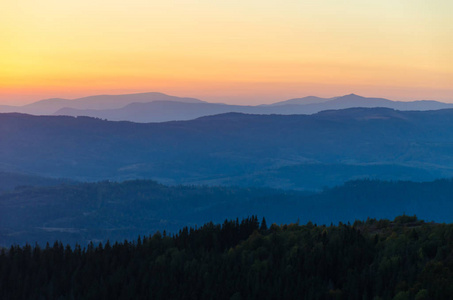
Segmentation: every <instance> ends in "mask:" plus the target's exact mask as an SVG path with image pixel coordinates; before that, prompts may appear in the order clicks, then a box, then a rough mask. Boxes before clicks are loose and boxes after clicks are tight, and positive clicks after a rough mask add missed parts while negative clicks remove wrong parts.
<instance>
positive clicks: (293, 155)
mask: <svg viewBox="0 0 453 300" xmlns="http://www.w3.org/2000/svg"><path fill="white" fill-rule="evenodd" d="M187 105H189V104H187ZM451 128H453V109H445V110H437V111H407V112H406V111H397V110H393V109H387V108H350V109H345V110H328V111H323V112H320V113H317V114H313V115H287V116H286V115H257V114H241V113H227V114H220V115H214V116H205V117H201V118H198V119H195V120H191V121H172V122H162V123H147V124H142V123H132V122H111V121H105V120H101V119H95V118H90V117H77V118H74V117H65V116H31V115H24V114H0V170H3V171H12V170H22V171H23V172H27V173H30V174H36V175H41V176H52V177H65V178H70V179H75V180H103V179H113V180H126V179H135V178H152V179H156V180H158V181H160V182H163V183H168V184H209V185H219V184H222V185H241V186H269V187H276V188H288V189H312V190H313V189H321V188H322V187H323V186H333V185H336V184H341V183H342V182H344V181H347V180H351V179H357V178H375V179H385V180H398V179H404V180H415V181H419V180H421V181H426V180H433V179H436V178H442V177H453V157H452V155H451V153H453V131H452V130H451Z"/></svg>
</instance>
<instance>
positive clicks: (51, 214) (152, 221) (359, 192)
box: [0, 180, 453, 247]
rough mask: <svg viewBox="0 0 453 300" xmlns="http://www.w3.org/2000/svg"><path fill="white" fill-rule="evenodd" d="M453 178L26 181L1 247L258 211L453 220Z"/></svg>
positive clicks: (100, 236) (306, 216)
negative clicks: (301, 184) (281, 184)
mask: <svg viewBox="0 0 453 300" xmlns="http://www.w3.org/2000/svg"><path fill="white" fill-rule="evenodd" d="M452 195H453V180H438V181H433V182H424V183H417V182H403V181H401V182H386V181H370V180H360V181H351V182H348V183H346V184H345V185H343V186H339V187H336V188H332V189H327V190H325V191H323V192H321V193H316V194H307V193H306V192H296V191H283V190H275V189H261V188H232V187H208V186H202V187H195V186H166V185H162V184H158V183H156V182H154V181H146V180H135V181H126V182H123V183H115V182H99V183H84V184H72V185H59V186H55V187H21V188H18V189H16V190H15V191H12V192H7V193H3V194H0V246H6V247H9V246H10V245H11V244H13V243H19V244H22V245H23V244H24V243H25V242H28V243H30V244H34V243H35V242H39V243H40V244H41V245H45V243H46V242H53V241H55V240H61V241H63V243H70V244H72V245H74V244H75V243H80V244H84V245H86V244H87V243H88V242H89V241H95V242H101V241H102V242H105V241H107V240H108V239H109V240H111V241H116V240H123V239H125V238H127V239H131V238H135V237H136V236H137V235H149V234H152V233H154V232H156V230H160V231H163V230H167V232H175V231H177V230H179V228H181V227H183V226H186V225H188V226H195V225H196V224H198V225H200V224H203V223H205V222H209V221H213V222H222V221H223V220H224V219H225V218H236V217H239V218H241V217H246V216H250V215H254V214H257V215H259V216H264V217H266V219H268V220H269V221H270V222H276V223H277V224H281V223H288V222H295V221H296V220H300V221H301V222H308V221H313V222H315V223H318V224H330V223H331V222H334V223H337V222H339V221H342V222H347V221H351V222H352V221H353V220H355V219H357V218H359V219H366V218H367V217H372V218H381V217H386V218H394V217H395V216H397V215H400V214H403V213H406V214H416V215H417V216H419V217H421V218H423V219H425V220H429V221H431V220H434V221H436V222H453V216H452V214H451V212H452V211H453V198H452Z"/></svg>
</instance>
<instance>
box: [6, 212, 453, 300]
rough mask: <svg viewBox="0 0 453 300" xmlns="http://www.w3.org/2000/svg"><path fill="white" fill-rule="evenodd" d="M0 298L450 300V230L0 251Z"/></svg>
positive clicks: (271, 233) (405, 224) (263, 228)
mask: <svg viewBox="0 0 453 300" xmlns="http://www.w3.org/2000/svg"><path fill="white" fill-rule="evenodd" d="M0 283H1V284H0V298H2V299H219V300H223V299H226V300H228V299H231V300H236V299H300V298H303V299H307V300H310V299H349V300H355V299H358V300H362V299H370V300H371V299H396V300H397V299H417V300H422V299H442V300H444V299H452V297H453V296H452V295H453V225H452V224H449V225H445V224H434V223H424V222H423V221H419V220H417V218H416V217H410V216H405V215H403V216H399V217H397V218H395V219H394V221H393V222H390V221H389V220H379V221H377V220H375V219H368V220H367V221H366V222H359V221H357V222H354V224H353V225H349V224H348V225H344V224H339V225H338V226H319V225H318V226H317V225H316V224H313V223H308V224H306V225H299V224H294V223H293V224H289V225H281V226H277V225H275V224H272V225H271V226H267V224H266V222H265V220H263V221H262V222H261V223H260V222H259V220H258V218H257V217H251V218H247V219H245V220H242V221H238V220H236V221H225V222H223V224H222V225H215V224H213V223H208V224H206V225H204V226H201V227H200V228H198V229H195V228H187V227H185V228H183V229H182V230H181V231H179V233H178V234H176V235H171V236H169V235H166V234H165V233H156V234H154V235H152V236H148V237H141V238H139V239H138V240H137V239H136V240H134V241H133V242H128V241H124V242H122V243H106V244H104V245H102V244H100V245H93V244H90V245H89V246H88V247H87V248H83V249H82V248H80V246H76V247H75V248H74V249H72V248H71V247H69V246H66V247H65V246H64V245H63V244H61V243H55V244H54V245H53V247H52V246H47V247H45V248H40V247H31V246H29V245H26V246H25V247H17V246H16V247H11V248H9V249H7V250H5V249H3V250H2V251H1V253H0Z"/></svg>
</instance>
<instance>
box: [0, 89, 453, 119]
mask: <svg viewBox="0 0 453 300" xmlns="http://www.w3.org/2000/svg"><path fill="white" fill-rule="evenodd" d="M353 107H367V108H373V107H386V108H392V109H397V110H402V111H410V110H420V111H424V110H438V109H446V108H453V104H452V103H443V102H438V101H432V100H421V101H410V102H403V101H392V100H389V99H384V98H367V97H362V96H358V95H355V94H350V95H345V96H340V97H333V98H320V97H316V96H308V97H304V98H295V99H289V100H286V101H281V102H276V103H273V104H270V105H256V106H250V105H230V104H222V103H210V102H205V101H202V100H199V99H195V98H183V97H175V96H169V95H165V94H162V93H141V94H126V95H99V96H90V97H84V98H79V99H74V100H67V99H58V98H55V99H47V100H41V101H38V102H35V103H32V104H28V105H24V106H20V107H14V106H0V112H19V113H27V114H34V115H67V116H89V117H95V118H102V119H107V120H110V121H131V122H140V123H148V122H165V121H183V120H192V119H195V118H199V117H203V116H208V115H216V114H222V113H228V112H236V113H246V114H265V115H270V114H281V115H291V114H314V113H318V112H320V111H323V110H332V109H346V108H353Z"/></svg>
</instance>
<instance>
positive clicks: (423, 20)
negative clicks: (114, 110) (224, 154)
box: [0, 0, 453, 104]
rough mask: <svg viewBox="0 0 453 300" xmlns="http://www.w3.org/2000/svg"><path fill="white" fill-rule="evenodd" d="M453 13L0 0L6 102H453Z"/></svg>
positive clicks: (419, 8) (317, 5)
mask: <svg viewBox="0 0 453 300" xmlns="http://www.w3.org/2000/svg"><path fill="white" fill-rule="evenodd" d="M452 15H453V1H451V0H429V1H428V0H426V1H420V0H379V1H364V0H349V1H345V0H317V1H303V0H297V1H296V0H294V1H288V0H279V1H269V0H260V1H255V0H237V1H236V0H228V1H216V0H199V1H192V0H187V1H171V0H167V1H153V0H146V1H145V0H141V1H138V0H127V1H126V0H121V1H119V0H109V1H106V0H103V1H101V0H77V1H73V0H65V1H61V0H39V1H36V0H14V1H5V0H3V1H2V5H1V10H0V104H22V103H29V102H32V101H36V100H40V99H43V98H50V97H63V98H76V97H81V96H87V95H93V94H119V93H129V92H148V91H156V92H164V93H167V94H172V95H176V96H191V97H198V98H201V99H203V100H206V101H211V102H227V103H238V104H239V103H240V104H257V103H269V102H275V101H278V100H285V99H288V98H294V97H302V96H307V95H317V96H329V97H330V96H338V95H342V94H349V93H352V92H353V93H357V94H360V95H364V96H379V97H387V98H391V99H396V100H413V99H436V100H442V101H448V102H453V18H452Z"/></svg>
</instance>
